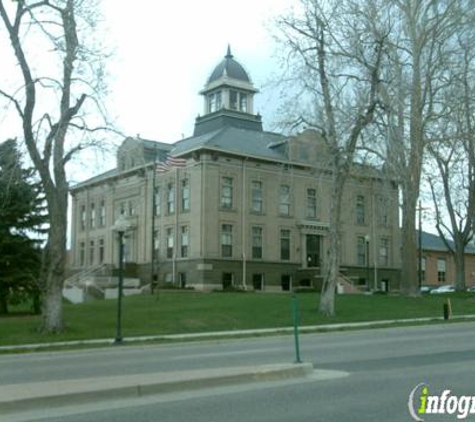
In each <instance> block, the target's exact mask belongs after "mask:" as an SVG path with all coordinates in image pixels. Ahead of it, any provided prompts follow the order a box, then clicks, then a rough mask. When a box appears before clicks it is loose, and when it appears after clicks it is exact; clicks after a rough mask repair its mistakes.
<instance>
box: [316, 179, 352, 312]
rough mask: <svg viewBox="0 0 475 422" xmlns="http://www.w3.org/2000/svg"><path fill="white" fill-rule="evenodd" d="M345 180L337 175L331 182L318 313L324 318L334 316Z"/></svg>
mask: <svg viewBox="0 0 475 422" xmlns="http://www.w3.org/2000/svg"><path fill="white" fill-rule="evenodd" d="M345 180H346V176H345V175H344V174H339V175H337V176H336V179H335V180H334V182H333V183H334V185H333V192H332V205H331V209H330V229H329V237H330V245H329V249H328V254H327V259H326V260H325V273H324V279H323V285H322V293H321V296H320V306H319V311H320V313H321V314H322V315H324V316H333V315H335V289H336V283H337V281H338V273H339V271H340V254H341V239H340V232H339V229H340V227H341V221H340V220H341V202H342V197H343V187H344V185H345Z"/></svg>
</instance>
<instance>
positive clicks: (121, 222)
mask: <svg viewBox="0 0 475 422" xmlns="http://www.w3.org/2000/svg"><path fill="white" fill-rule="evenodd" d="M127 228H128V223H127V221H126V219H125V218H124V216H123V215H121V216H120V217H119V218H118V219H117V221H116V223H115V225H114V227H113V229H114V230H115V231H116V232H117V234H118V235H119V286H118V292H117V332H116V335H115V341H114V343H115V344H122V340H123V339H122V296H123V292H124V234H125V232H126V230H127Z"/></svg>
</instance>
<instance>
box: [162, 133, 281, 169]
mask: <svg viewBox="0 0 475 422" xmlns="http://www.w3.org/2000/svg"><path fill="white" fill-rule="evenodd" d="M281 139H284V137H283V136H282V135H279V134H277V133H271V132H261V131H255V130H248V129H243V128H236V127H232V126H227V127H224V128H221V129H218V130H215V131H213V132H208V133H206V134H204V135H201V136H193V137H191V138H187V139H183V140H182V141H179V142H177V143H176V144H175V148H174V149H173V150H172V151H171V155H173V156H177V155H182V154H185V153H187V152H190V151H193V150H196V149H200V148H205V149H206V148H207V149H212V150H217V151H222V152H229V153H235V154H239V155H244V156H252V157H256V158H262V159H271V160H278V161H288V159H287V157H286V155H285V154H283V153H282V151H279V150H276V149H272V148H269V144H272V143H274V142H277V141H279V140H281Z"/></svg>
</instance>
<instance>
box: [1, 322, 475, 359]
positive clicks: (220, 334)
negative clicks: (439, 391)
mask: <svg viewBox="0 0 475 422" xmlns="http://www.w3.org/2000/svg"><path fill="white" fill-rule="evenodd" d="M465 319H466V320H473V319H475V315H457V316H452V317H451V318H450V320H459V321H462V320H465ZM435 321H444V317H425V318H408V319H393V320H380V321H365V322H350V323H339V324H322V325H306V326H301V327H299V331H300V332H301V333H312V332H327V331H338V330H345V329H355V328H356V329H358V328H373V327H378V328H379V327H384V326H390V325H395V324H413V323H420V322H435ZM293 331H294V328H293V327H280V328H260V329H250V330H230V331H214V332H205V333H190V334H162V335H154V336H137V337H126V338H124V339H123V343H135V342H147V341H160V340H164V341H167V340H171V341H176V340H184V341H186V340H200V339H202V340H212V339H222V338H232V337H236V336H254V335H266V334H288V333H292V332H293ZM113 344H114V339H112V338H103V339H93V340H72V341H58V342H53V343H34V344H17V345H11V346H0V352H8V351H12V352H14V351H20V350H21V351H25V350H26V351H27V350H31V351H35V350H41V349H47V348H54V347H70V346H73V347H74V346H87V345H105V346H107V345H113Z"/></svg>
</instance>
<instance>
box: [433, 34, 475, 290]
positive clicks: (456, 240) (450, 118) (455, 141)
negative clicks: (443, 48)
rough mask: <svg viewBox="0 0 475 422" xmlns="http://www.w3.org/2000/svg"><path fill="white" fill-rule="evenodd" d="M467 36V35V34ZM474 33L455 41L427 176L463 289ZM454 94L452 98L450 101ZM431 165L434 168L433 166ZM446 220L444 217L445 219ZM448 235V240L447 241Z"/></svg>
mask: <svg viewBox="0 0 475 422" xmlns="http://www.w3.org/2000/svg"><path fill="white" fill-rule="evenodd" d="M467 35H469V36H468V37H467ZM473 35H475V34H465V36H462V37H460V38H459V40H458V43H457V45H456V47H458V48H457V52H458V54H459V57H458V60H457V66H455V67H453V68H449V69H448V70H447V81H449V82H450V83H449V85H448V88H447V89H446V93H445V95H444V96H443V103H442V106H443V110H444V113H443V114H442V115H441V117H440V119H439V122H438V124H437V126H436V127H435V128H434V134H433V136H431V138H432V141H431V143H430V145H429V152H430V155H429V160H428V165H427V169H426V172H425V173H426V175H427V179H428V182H429V185H430V189H431V195H432V199H433V204H434V208H435V221H436V228H437V231H438V233H439V235H440V237H441V238H442V240H443V241H444V243H445V245H446V247H447V249H448V250H449V251H450V253H451V255H452V256H453V258H454V262H455V270H456V275H455V286H456V289H457V290H460V291H463V290H465V256H464V254H465V247H466V246H467V244H468V243H469V242H470V240H471V239H472V236H473V224H474V218H475V196H474V194H473V193H474V192H475V133H474V129H475V127H474V126H475V83H474V80H475V79H474V78H475V50H474V48H473V38H474V36H473ZM454 99H457V100H456V101H454ZM432 165H434V167H435V170H432ZM447 220H448V221H447ZM449 238H451V239H453V243H452V242H449Z"/></svg>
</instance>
